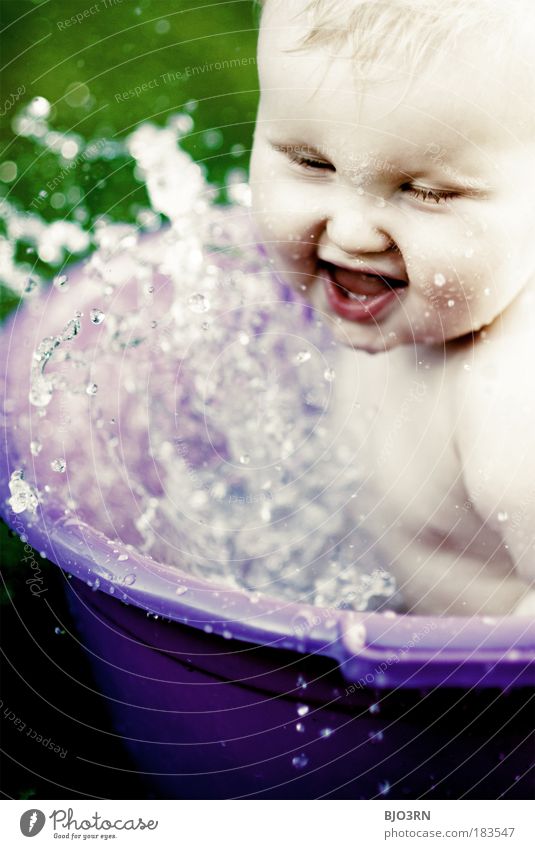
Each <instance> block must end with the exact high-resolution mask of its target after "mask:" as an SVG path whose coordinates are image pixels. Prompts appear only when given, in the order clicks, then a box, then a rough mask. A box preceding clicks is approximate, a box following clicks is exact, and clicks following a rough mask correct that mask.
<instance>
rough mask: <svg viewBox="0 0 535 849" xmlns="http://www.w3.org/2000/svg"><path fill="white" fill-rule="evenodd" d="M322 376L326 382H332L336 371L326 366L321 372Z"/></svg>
mask: <svg viewBox="0 0 535 849" xmlns="http://www.w3.org/2000/svg"><path fill="white" fill-rule="evenodd" d="M323 377H324V378H325V380H326V381H327V383H332V382H333V380H334V379H335V377H336V372H335V370H334V369H333V368H326V369H325V371H324V372H323Z"/></svg>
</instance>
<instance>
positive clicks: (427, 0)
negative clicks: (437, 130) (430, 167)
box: [260, 0, 535, 74]
mask: <svg viewBox="0 0 535 849" xmlns="http://www.w3.org/2000/svg"><path fill="white" fill-rule="evenodd" d="M275 2H281V3H284V5H285V9H288V8H291V6H292V3H294V5H295V6H296V19H297V18H298V17H301V16H303V15H304V16H305V17H306V22H307V33H306V35H305V37H304V38H303V40H302V42H301V44H300V45H299V48H300V49H307V48H310V47H316V46H326V47H329V48H331V50H333V51H335V50H337V49H339V48H341V47H342V46H343V45H346V44H347V42H348V40H349V42H350V44H351V46H352V49H353V56H354V59H355V62H356V65H357V68H358V71H359V72H360V73H362V74H365V73H366V70H367V68H369V67H370V66H371V65H372V64H373V63H376V62H377V61H378V60H380V62H381V64H383V65H385V64H386V63H391V65H392V67H394V66H395V65H396V63H399V62H400V60H402V61H403V62H404V64H405V63H407V64H406V65H405V67H408V68H409V70H410V71H412V72H416V71H417V70H418V68H420V67H421V66H422V64H423V63H429V61H430V60H433V59H434V58H437V59H438V58H439V57H440V56H444V55H446V54H447V53H448V52H450V51H452V50H453V49H454V48H455V47H456V45H458V44H460V43H462V41H463V39H464V37H465V36H466V35H470V34H472V35H476V36H477V38H478V40H480V41H485V40H488V41H489V50H492V51H493V57H494V59H495V62H496V64H497V65H499V64H500V63H502V62H506V61H507V62H509V63H510V61H511V56H515V58H516V57H518V59H519V61H521V62H522V60H523V59H524V62H525V64H526V65H527V61H526V60H525V58H524V57H525V55H526V53H525V48H527V49H528V53H527V55H528V56H529V55H530V50H529V45H530V44H531V45H532V44H533V39H534V38H535V14H534V12H535V0H309V2H308V3H306V2H304V0H299V2H298V3H295V0H260V5H261V6H262V7H265V6H266V5H268V4H269V5H271V4H274V3H275ZM522 47H524V50H523V49H522ZM398 67H399V64H398Z"/></svg>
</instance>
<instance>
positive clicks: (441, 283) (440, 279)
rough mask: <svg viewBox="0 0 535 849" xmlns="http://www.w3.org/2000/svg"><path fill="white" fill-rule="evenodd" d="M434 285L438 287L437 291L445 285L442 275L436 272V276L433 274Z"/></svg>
mask: <svg viewBox="0 0 535 849" xmlns="http://www.w3.org/2000/svg"><path fill="white" fill-rule="evenodd" d="M434 283H435V286H438V287H439V289H441V288H442V286H445V285H446V278H445V277H444V275H443V274H441V273H440V272H438V274H435V276H434Z"/></svg>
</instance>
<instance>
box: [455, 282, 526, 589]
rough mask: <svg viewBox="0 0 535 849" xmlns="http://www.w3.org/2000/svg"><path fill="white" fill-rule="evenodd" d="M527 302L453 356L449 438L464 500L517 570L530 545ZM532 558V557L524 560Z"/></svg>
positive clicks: (523, 570) (523, 566)
mask: <svg viewBox="0 0 535 849" xmlns="http://www.w3.org/2000/svg"><path fill="white" fill-rule="evenodd" d="M533 363H535V305H533V304H532V303H531V301H530V300H529V299H528V300H527V301H526V302H525V303H523V304H522V303H521V302H520V303H519V304H518V305H516V307H515V309H514V310H512V311H509V312H508V314H506V315H505V316H504V317H503V320H500V321H499V322H498V323H497V324H496V326H493V327H492V328H490V329H489V330H487V331H485V332H483V333H482V334H480V337H479V338H478V339H477V340H476V341H475V342H474V343H473V344H472V345H471V346H470V347H469V348H467V349H466V350H464V351H463V352H462V353H460V352H458V353H457V354H456V356H455V358H454V366H453V368H454V373H453V375H452V379H453V386H454V392H453V405H454V422H455V432H454V440H455V445H456V449H457V451H458V453H459V457H460V461H461V466H462V470H463V477H464V481H465V486H466V489H467V493H468V497H469V499H470V500H471V501H472V503H473V505H474V508H475V509H476V510H477V511H478V513H479V514H480V516H481V518H482V519H483V521H484V522H485V523H486V524H488V525H490V526H491V527H493V528H494V529H495V530H497V531H499V532H500V535H501V536H502V538H503V539H504V540H505V541H506V542H507V543H508V545H509V548H510V551H511V555H512V556H513V560H514V561H515V564H516V566H517V568H518V570H519V572H520V573H521V574H524V575H525V577H526V578H528V577H529V579H531V580H532V579H533V577H535V574H534V575H533V576H531V574H530V573H531V571H533V568H534V567H533V565H532V566H531V567H528V565H527V562H523V561H527V559H528V558H527V557H526V558H525V557H524V555H527V552H528V550H531V547H532V545H533V543H534V542H535V475H534V474H533V469H534V468H535V392H534V385H533V384H534V380H533V371H532V370H533ZM530 559H532V558H530Z"/></svg>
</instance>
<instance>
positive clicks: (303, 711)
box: [297, 705, 310, 716]
mask: <svg viewBox="0 0 535 849" xmlns="http://www.w3.org/2000/svg"><path fill="white" fill-rule="evenodd" d="M309 710H310V708H309V706H308V705H297V716H306V715H307V713H308V712H309Z"/></svg>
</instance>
